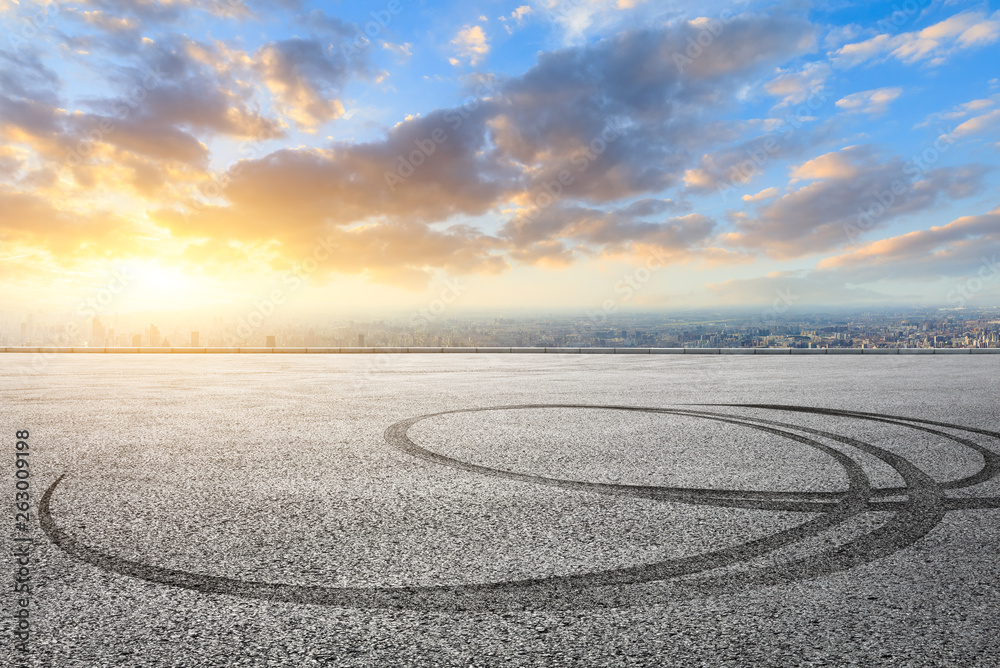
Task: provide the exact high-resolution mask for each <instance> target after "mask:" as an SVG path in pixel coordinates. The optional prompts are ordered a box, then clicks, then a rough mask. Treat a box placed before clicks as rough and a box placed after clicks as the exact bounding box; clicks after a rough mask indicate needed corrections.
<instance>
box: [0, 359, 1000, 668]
mask: <svg viewBox="0 0 1000 668" xmlns="http://www.w3.org/2000/svg"><path fill="white" fill-rule="evenodd" d="M32 358H33V356H32V355H23V356H22V355H17V356H14V355H6V356H4V357H3V359H2V362H3V367H2V371H0V398H2V408H3V413H2V414H3V427H4V429H5V430H6V433H8V438H7V439H6V441H7V442H8V448H9V450H10V451H11V452H13V441H14V439H13V432H14V430H16V429H29V430H30V431H31V437H30V441H31V446H32V455H31V456H32V476H33V477H32V485H33V487H32V493H33V498H34V500H35V501H36V502H37V501H39V500H40V498H41V494H42V492H43V491H45V490H46V489H50V488H51V494H50V495H49V497H48V503H47V504H45V505H46V506H47V508H42V511H43V513H42V515H43V518H44V517H46V510H47V513H48V514H47V521H48V524H47V526H46V527H44V529H45V530H44V531H43V527H41V526H39V524H38V523H37V522H36V523H35V527H34V530H33V532H34V533H33V535H34V536H35V538H36V539H37V542H38V546H37V548H36V551H35V555H36V556H37V558H38V562H37V563H36V564H34V565H33V568H34V575H33V577H35V578H36V588H35V591H34V596H33V602H32V605H33V606H34V607H33V611H34V616H33V623H34V628H33V637H32V643H31V644H32V648H33V657H32V661H33V663H30V664H29V665H52V666H60V667H61V666H67V667H69V666H116V665H128V666H132V665H135V666H228V665H233V666H237V665H246V666H324V665H357V666H368V665H371V666H386V665H428V666H430V665H477V666H490V665H559V666H563V665H565V666H570V665H594V666H604V665H678V666H681V665H684V666H687V665H704V666H717V665H774V666H787V665H798V664H811V665H845V664H858V665H956V664H963V665H982V666H994V665H998V664H1000V641H998V639H997V630H998V627H1000V621H998V619H997V611H998V610H1000V595H998V593H997V589H996V586H995V583H996V582H997V581H998V575H1000V564H998V563H997V559H996V555H997V554H998V551H1000V530H998V528H997V520H998V519H1000V510H998V509H997V508H996V507H995V506H997V505H1000V504H998V503H997V502H996V501H995V500H994V499H993V497H994V495H998V496H1000V480H998V478H1000V476H998V477H993V475H994V474H995V473H996V472H997V470H1000V463H998V462H997V461H995V460H992V459H991V455H990V454H989V453H990V452H991V451H996V452H1000V439H998V438H996V437H993V436H990V435H989V434H985V433H980V432H976V431H967V430H962V429H958V428H956V427H954V426H941V425H934V424H929V423H930V422H937V423H947V424H948V425H958V426H961V427H965V428H971V429H978V430H986V431H998V432H1000V409H998V408H997V397H998V396H1000V393H998V390H1000V373H998V372H1000V359H997V358H995V357H993V356H985V357H975V358H972V357H964V356H962V357H937V356H935V357H931V358H926V357H865V358H860V357H857V358H855V357H836V358H831V357H800V358H779V357H763V356H762V357H731V358H730V357H725V358H719V357H700V356H698V357H694V356H691V357H669V356H668V357H645V356H635V357H633V356H621V357H612V356H558V355H546V356H544V357H543V356H534V355H523V356H518V355H513V356H512V355H498V356H490V355H462V354H456V355H447V356H408V355H373V356H305V355H302V356H299V355H282V356H274V357H272V356H238V355H209V356H190V357H188V356H184V357H173V356H170V357H167V356H149V357H138V356H136V357H133V356H103V355H100V356H91V355H59V356H53V357H51V358H50V359H47V360H45V362H44V363H42V364H39V363H38V360H35V359H32ZM693 404H698V405H693ZM709 404H716V405H709ZM718 404H739V405H740V406H720V405H718ZM748 405H754V406H757V407H748ZM775 405H780V406H799V407H809V408H812V409H821V412H800V411H791V410H787V409H778V408H774V407H773V406H775ZM760 406H771V407H768V408H764V407H760ZM499 407H509V408H504V409H498V408H499ZM636 407H641V408H646V409H652V410H644V411H636V410H624V409H626V408H636ZM467 409H490V410H467ZM450 411H462V412H450ZM824 411H825V412H824ZM830 411H832V413H831V412H830ZM855 412H862V413H865V414H867V415H865V416H860V415H857V414H854V413H855ZM845 413H850V414H845ZM421 416H428V417H425V418H423V419H417V418H420V417H421ZM885 416H902V417H905V418H916V419H919V420H923V421H924V422H915V421H913V420H895V419H893V418H890V417H885ZM977 448H978V449H977ZM5 460H6V461H8V462H9V461H11V460H12V456H11V457H5ZM8 467H9V469H10V470H11V471H12V469H13V467H12V466H9V465H8ZM991 467H992V468H991ZM994 469H996V470H994ZM61 476H64V477H62V478H61V481H60V482H59V483H58V485H56V486H55V487H54V488H52V487H51V486H52V485H53V483H55V482H56V481H57V480H59V479H60V477H61ZM4 479H5V480H7V481H8V482H7V483H6V488H5V489H4V491H3V495H4V496H5V498H6V497H9V496H10V495H11V494H12V493H13V478H12V475H6V474H5V476H4ZM37 509H38V508H37V507H36V508H35V509H33V510H37ZM8 536H9V532H7V531H5V532H4V539H5V540H7V537H8ZM57 543H58V546H57ZM7 552H8V550H7V549H5V553H7ZM8 570H10V568H8ZM7 579H9V577H8V576H5V580H7ZM11 598H12V596H10V595H8V596H7V598H6V600H5V601H4V605H5V607H10V600H11Z"/></svg>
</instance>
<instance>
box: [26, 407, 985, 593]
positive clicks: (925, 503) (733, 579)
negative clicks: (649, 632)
mask: <svg viewBox="0 0 1000 668" xmlns="http://www.w3.org/2000/svg"><path fill="white" fill-rule="evenodd" d="M729 406H730V407H739V408H761V409H769V410H779V411H799V412H817V413H821V414H824V415H830V416H841V417H854V418H859V419H872V420H877V421H882V422H890V423H891V424H898V425H901V426H907V427H911V428H915V429H924V428H921V427H918V426H915V425H913V424H910V423H911V422H921V423H924V424H934V425H935V426H943V427H947V428H951V429H958V430H965V431H968V432H974V433H981V434H984V435H989V436H994V437H997V438H1000V434H996V433H994V432H987V431H985V430H974V429H968V428H964V427H961V426H958V425H951V424H946V423H931V422H928V421H920V420H911V419H909V418H899V417H896V416H880V415H876V414H871V415H865V414H861V413H856V412H850V411H835V410H831V409H811V408H807V407H779V406H771V405H746V404H744V405H739V406H732V405H729ZM536 408H573V409H601V410H624V411H634V412H650V413H660V414H674V415H684V416H690V417H697V418H703V419H709V420H714V421H718V422H724V423H729V424H736V425H741V426H746V427H750V428H752V429H756V430H759V431H763V432H765V433H770V434H773V435H777V436H780V437H783V438H786V439H788V440H790V441H793V442H795V443H799V444H802V445H806V446H809V447H813V448H815V449H817V450H819V451H821V452H824V453H825V454H827V455H829V456H830V457H831V458H832V459H834V461H836V462H837V463H838V464H840V466H841V467H842V468H843V469H844V471H845V473H846V475H847V479H848V484H849V488H848V490H847V491H845V492H761V491H746V490H713V489H698V488H679V487H658V486H643V485H614V484H609V483H590V482H585V481H576V480H563V479H558V478H551V477H546V476H537V475H533V474H526V473H517V472H514V471H506V470H503V469H496V468H491V467H486V466H481V465H478V464H472V463H469V462H464V461H462V460H459V459H455V458H452V457H448V456H446V455H442V454H439V453H435V452H432V451H430V450H427V449H425V448H422V447H420V446H418V445H416V444H415V443H413V442H412V441H411V440H410V439H409V437H408V436H407V432H408V430H409V429H410V427H412V426H413V425H414V424H416V423H417V422H419V421H421V420H425V419H428V418H431V417H435V416H440V415H449V414H454V413H469V412H480V411H499V410H514V409H536ZM792 430H794V431H792ZM795 432H803V433H805V434H811V435H812V436H818V437H821V438H824V439H828V440H831V441H834V442H837V443H839V444H841V445H842V446H847V447H849V448H854V449H856V450H859V451H861V452H865V453H867V454H868V455H871V456H873V457H876V458H878V459H880V460H882V461H883V462H885V463H886V464H888V465H889V466H890V467H892V468H893V469H894V470H896V472H897V473H898V474H899V475H900V477H901V478H902V480H903V481H904V483H905V486H904V487H899V488H885V489H873V488H872V487H871V484H870V482H869V480H868V478H867V476H866V475H865V473H864V471H863V470H862V469H861V467H860V465H859V464H857V462H855V461H854V460H853V459H852V458H851V457H850V456H848V455H847V454H845V453H844V452H842V451H841V450H839V449H837V448H834V447H831V446H829V445H827V444H825V443H821V442H819V441H817V440H816V439H814V438H810V437H809V436H805V435H803V434H802V433H795ZM932 433H936V434H940V435H943V436H946V437H949V438H953V440H956V439H955V438H954V437H952V436H951V435H948V434H945V433H944V432H939V431H936V430H934V431H932ZM385 438H386V441H387V443H389V444H390V445H392V446H393V447H396V448H398V449H400V450H402V451H403V452H405V453H407V454H409V455H411V456H414V457H418V458H420V459H423V460H425V461H428V462H431V463H434V464H438V465H442V466H445V467H448V468H451V469H455V470H459V471H463V472H469V473H475V474H477V475H486V476H490V477H495V478H500V479H505V480H510V481H514V482H522V483H527V484H536V485H546V486H550V487H558V488H563V489H567V490H571V491H574V492H579V493H597V494H611V495H619V496H620V495H624V496H633V497H640V498H648V499H654V500H659V501H666V502H680V503H689V504H707V505H717V506H725V507H738V508H745V509H759V510H771V511H797V512H807V513H814V514H815V515H814V516H813V517H812V518H810V519H808V520H807V521H806V522H804V523H802V524H799V525H797V526H794V527H791V528H789V529H785V530H782V531H778V532H776V533H774V534H771V535H769V536H766V537H762V538H758V539H755V540H751V541H748V542H745V543H743V544H740V545H736V546H732V547H728V548H723V549H719V550H713V551H710V552H707V553H702V554H698V555H695V556H691V557H683V558H678V559H669V560H663V561H658V562H654V563H649V564H640V565H636V566H629V567H623V568H616V569H608V570H602V571H596V572H589V573H578V574H571V575H564V576H555V577H546V578H528V579H521V580H511V581H500V582H491V583H482V584H479V583H476V584H462V585H437V586H412V587H323V586H299V585H287V584H280V583H270V582H258V581H249V580H239V579H234V578H225V577H217V576H210V575H204V574H199V573H193V572H189V571H182V570H176V569H168V568H162V567H158V566H155V565H151V564H147V563H145V562H139V561H133V560H128V559H123V558H120V557H116V556H114V555H111V554H108V553H106V552H103V551H101V550H99V549H96V548H93V547H90V546H88V545H86V544H85V543H84V542H83V541H81V540H78V539H76V538H74V537H73V536H71V535H69V534H68V533H66V532H64V531H62V530H61V529H59V527H58V526H57V524H56V522H55V520H54V519H53V517H52V511H51V501H52V496H53V494H54V492H55V491H56V489H57V487H58V486H59V484H60V483H61V482H62V480H63V479H64V477H65V475H63V476H60V478H59V479H58V480H56V481H55V482H54V483H53V484H52V485H51V486H50V487H49V488H48V489H47V490H46V492H45V494H44V496H43V498H42V500H41V503H40V505H39V518H40V522H41V525H42V529H43V531H44V532H45V534H46V535H47V536H48V537H49V539H50V540H51V541H52V542H53V543H54V544H55V545H57V546H58V547H59V548H61V549H62V550H63V551H65V552H66V553H67V554H69V555H71V556H73V557H75V558H77V559H80V560H81V561H84V562H86V563H89V564H91V565H94V566H96V567H98V568H101V569H102V570H105V571H107V572H110V573H116V574H119V575H124V576H128V577H134V578H139V579H142V580H146V581H149V582H153V583H157V584H165V585H169V586H175V587H181V588H185V589H191V590H194V591H198V592H202V593H209V594H224V595H232V596H240V597H244V598H253V599H262V600H269V601H283V602H292V603H302V604H314V605H326V606H336V607H354V608H401V609H420V610H442V611H444V610H502V609H510V608H531V609H553V608H580V607H592V606H614V605H631V604H649V603H658V602H662V601H663V600H665V599H674V598H685V597H691V596H700V595H710V594H716V593H724V592H738V591H743V590H745V589H748V588H754V587H760V586H767V585H774V584H781V583H788V582H794V581H800V580H806V579H812V578H816V577H821V576H823V575H827V574H830V573H835V572H839V571H843V570H847V569H850V568H853V567H855V566H858V565H860V564H864V563H869V562H872V561H875V560H878V559H881V558H883V557H885V556H888V555H890V554H892V553H894V552H896V551H898V550H900V549H903V548H905V547H908V546H909V545H912V544H913V543H915V542H916V541H918V540H920V539H921V538H923V537H924V536H925V535H927V533H928V532H929V531H931V530H932V529H933V528H934V527H935V526H936V525H937V524H938V522H940V521H941V519H942V518H943V517H944V515H945V513H946V512H947V511H948V510H950V509H954V508H967V507H970V506H969V502H970V501H981V502H983V503H984V504H985V503H986V502H987V501H989V502H992V503H997V504H998V505H1000V502H997V500H995V499H978V500H969V499H961V500H958V499H946V498H945V497H944V496H943V493H942V488H943V487H944V486H946V485H947V483H946V484H944V485H942V484H939V483H937V482H936V481H935V480H933V479H932V478H931V477H930V476H929V475H927V474H926V473H924V472H923V471H921V470H920V469H919V468H917V467H916V466H914V465H913V464H912V463H910V462H909V461H908V460H906V459H905V458H903V457H901V456H899V455H897V454H894V453H892V452H889V451H886V450H884V449H882V448H878V447H876V446H874V445H871V444H869V443H865V442H863V441H860V440H858V439H853V438H849V437H846V436H842V435H839V434H835V433H832V432H826V431H822V430H817V429H812V428H807V427H801V426H797V425H792V424H787V423H782V422H776V421H773V420H766V419H763V418H756V417H743V416H734V415H730V414H724V413H710V412H705V411H696V410H693V409H669V408H642V407H634V406H594V405H586V404H524V405H516V406H500V407H491V408H483V409H460V410H452V411H442V412H439V413H434V414H429V415H424V416H419V417H415V418H410V419H408V420H403V421H401V422H397V423H396V424H393V425H391V426H390V427H389V428H388V429H386V432H385ZM964 440H967V439H964ZM959 442H962V441H959ZM963 444H965V443H963ZM969 447H972V449H974V450H976V451H977V452H980V451H983V452H988V453H990V456H992V457H994V459H995V458H996V456H995V455H994V454H993V452H992V451H990V450H988V449H986V448H984V447H983V446H980V445H978V444H973V445H970V446H969ZM990 456H987V455H984V461H985V462H986V463H985V464H984V467H983V471H980V472H978V473H977V474H975V475H973V476H969V477H967V478H966V479H963V480H964V481H963V485H967V484H976V483H974V482H971V481H973V480H979V481H983V480H986V479H989V478H991V477H992V476H993V475H995V473H996V467H995V466H993V465H991V461H993V460H991V459H990ZM984 471H985V473H984ZM903 494H905V495H906V500H904V501H883V500H880V499H881V498H884V497H887V496H900V495H903ZM973 507H992V506H987V505H978V506H973ZM869 510H891V511H893V512H894V514H893V515H892V517H891V518H889V519H888V520H887V521H886V522H885V523H884V524H883V525H881V526H880V527H878V528H877V529H875V530H873V531H871V532H869V533H867V534H865V535H863V536H859V537H857V538H855V539H853V540H850V541H848V542H847V543H845V544H843V545H840V546H837V547H835V548H832V549H829V550H827V551H825V552H822V553H820V554H817V555H814V556H810V557H808V558H800V559H794V560H791V561H786V562H783V563H777V564H767V565H764V566H762V567H758V568H755V569H754V570H751V571H749V572H725V571H724V570H723V571H722V572H719V570H720V569H725V568H726V567H727V566H731V565H734V564H740V563H744V562H747V561H749V560H752V559H755V558H758V557H763V556H765V555H767V554H769V553H771V552H774V551H775V550H778V549H781V548H784V547H788V546H792V545H795V544H796V543H798V542H800V541H803V540H805V539H808V538H811V537H813V536H817V535H819V534H821V533H824V532H826V531H828V530H830V529H832V528H834V527H836V526H837V525H839V524H841V523H843V522H845V521H847V520H848V519H851V518H853V517H856V516H858V515H860V514H862V513H864V512H867V511H869ZM713 571H714V572H713ZM692 576H694V577H692Z"/></svg>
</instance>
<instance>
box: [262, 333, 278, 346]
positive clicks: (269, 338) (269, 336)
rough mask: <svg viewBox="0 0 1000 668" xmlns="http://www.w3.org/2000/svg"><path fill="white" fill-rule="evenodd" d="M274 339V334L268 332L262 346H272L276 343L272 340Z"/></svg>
mask: <svg viewBox="0 0 1000 668" xmlns="http://www.w3.org/2000/svg"><path fill="white" fill-rule="evenodd" d="M274 340H275V336H274V335H273V334H269V335H268V336H267V341H266V342H265V343H264V347H265V348H274V347H275V345H276V344H275V342H274Z"/></svg>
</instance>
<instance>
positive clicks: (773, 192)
mask: <svg viewBox="0 0 1000 668" xmlns="http://www.w3.org/2000/svg"><path fill="white" fill-rule="evenodd" d="M780 193H781V191H780V190H778V189H777V188H774V187H771V188H765V189H764V190H761V191H760V192H759V193H757V194H755V195H744V196H743V201H744V202H763V201H764V200H766V199H773V198H775V197H777V196H778V195H779V194H780Z"/></svg>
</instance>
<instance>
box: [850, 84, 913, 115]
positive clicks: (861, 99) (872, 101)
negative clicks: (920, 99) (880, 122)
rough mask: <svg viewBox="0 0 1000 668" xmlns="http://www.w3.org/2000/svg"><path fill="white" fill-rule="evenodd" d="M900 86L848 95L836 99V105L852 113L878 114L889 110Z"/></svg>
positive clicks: (897, 95)
mask: <svg viewBox="0 0 1000 668" xmlns="http://www.w3.org/2000/svg"><path fill="white" fill-rule="evenodd" d="M902 94H903V89H902V88H898V87H897V88H876V89H874V90H866V91H862V92H860V93H851V94H850V95H848V96H846V97H844V98H841V99H839V100H837V107H838V108H840V109H843V110H844V111H846V112H848V113H852V114H869V115H871V116H880V115H882V114H884V113H885V112H887V111H888V110H889V105H890V104H892V103H893V102H894V101H895V100H896V99H897V98H899V96H900V95H902Z"/></svg>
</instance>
